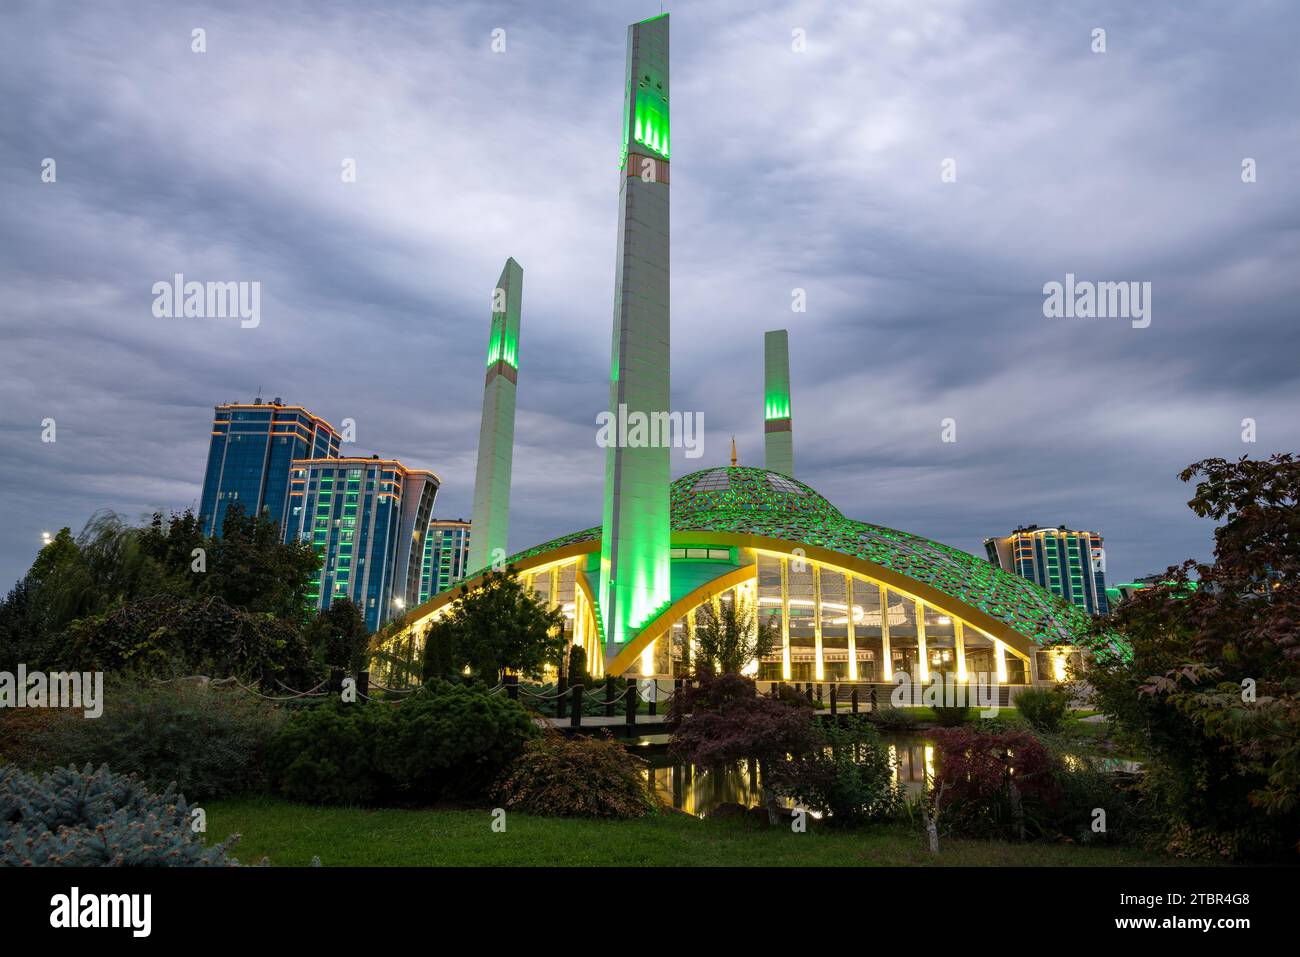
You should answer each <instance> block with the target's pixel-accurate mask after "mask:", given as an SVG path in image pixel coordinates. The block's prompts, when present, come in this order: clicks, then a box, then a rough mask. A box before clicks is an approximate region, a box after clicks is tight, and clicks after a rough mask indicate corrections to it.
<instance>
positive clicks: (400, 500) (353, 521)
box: [285, 456, 441, 631]
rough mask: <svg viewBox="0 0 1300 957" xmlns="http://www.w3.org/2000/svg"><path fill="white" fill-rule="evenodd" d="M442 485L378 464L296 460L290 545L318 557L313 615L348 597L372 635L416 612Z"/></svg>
mask: <svg viewBox="0 0 1300 957" xmlns="http://www.w3.org/2000/svg"><path fill="white" fill-rule="evenodd" d="M440 484H441V483H440V481H439V479H438V477H437V476H436V475H434V474H433V473H432V472H425V471H419V470H416V469H408V468H406V467H405V466H404V465H402V463H401V462H397V461H394V460H392V459H381V458H379V457H378V456H373V457H371V458H319V459H296V460H294V461H293V463H292V464H291V476H290V489H289V508H288V518H287V522H286V526H285V540H286V541H291V540H293V539H298V540H300V541H304V542H310V543H311V544H312V546H313V547H314V548H315V549H316V552H317V554H318V555H320V558H321V563H322V567H321V569H320V571H319V572H318V573H317V577H316V578H315V580H313V582H312V586H313V587H312V591H311V593H310V594H309V595H308V598H309V600H310V601H311V602H312V603H313V605H314V607H315V608H317V609H324V608H328V607H329V604H330V602H331V600H333V599H335V598H340V597H345V596H346V597H348V598H350V599H352V601H353V603H355V604H356V606H357V608H358V609H360V611H361V613H362V615H363V616H364V617H365V620H366V627H368V628H369V629H370V630H371V631H375V630H377V629H378V628H380V627H382V626H383V624H384V623H385V622H386V621H388V620H389V619H390V618H392V617H393V616H395V615H399V614H401V613H402V611H403V610H404V609H405V608H407V607H410V606H413V605H414V604H416V603H417V602H418V601H419V597H420V578H421V572H422V568H423V553H424V544H425V536H426V534H427V529H428V525H429V520H430V518H431V517H432V515H433V502H434V499H435V497H436V495H437V492H438V486H439V485H440Z"/></svg>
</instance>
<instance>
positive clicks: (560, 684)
mask: <svg viewBox="0 0 1300 957" xmlns="http://www.w3.org/2000/svg"><path fill="white" fill-rule="evenodd" d="M568 692H569V676H568V675H560V677H559V679H558V680H557V682H556V685H555V694H556V696H557V697H556V699H555V716H556V717H557V718H566V717H568V715H569V712H568V698H567V697H566V695H567V694H568Z"/></svg>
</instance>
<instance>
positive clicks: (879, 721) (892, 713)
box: [867, 708, 916, 731]
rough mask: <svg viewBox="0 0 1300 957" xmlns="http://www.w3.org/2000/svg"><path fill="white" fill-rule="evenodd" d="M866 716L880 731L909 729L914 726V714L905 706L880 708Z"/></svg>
mask: <svg viewBox="0 0 1300 957" xmlns="http://www.w3.org/2000/svg"><path fill="white" fill-rule="evenodd" d="M867 718H868V720H870V721H871V723H872V724H874V725H876V727H878V728H880V729H881V730H882V731H911V730H913V729H914V728H915V727H916V715H914V714H912V712H910V711H909V710H907V709H906V708H880V709H879V710H876V711H872V712H871V713H870V714H868V715H867Z"/></svg>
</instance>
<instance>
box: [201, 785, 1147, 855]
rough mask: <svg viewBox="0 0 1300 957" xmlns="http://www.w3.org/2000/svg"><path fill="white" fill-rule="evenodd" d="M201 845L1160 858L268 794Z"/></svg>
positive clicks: (295, 849) (216, 812) (246, 851)
mask: <svg viewBox="0 0 1300 957" xmlns="http://www.w3.org/2000/svg"><path fill="white" fill-rule="evenodd" d="M207 811H208V835H209V839H210V840H220V839H221V838H223V837H225V836H226V835H228V834H230V833H232V832H238V833H240V834H242V835H243V837H242V839H241V840H240V842H239V845H238V847H237V848H236V851H235V854H236V856H237V857H238V858H239V859H240V861H242V862H243V863H246V864H252V863H256V862H257V861H258V860H259V859H261V858H262V857H263V856H266V857H269V858H270V861H271V863H272V864H276V865H293V866H302V865H306V864H309V863H310V862H311V859H312V857H314V856H319V857H320V860H321V863H322V864H324V865H326V866H349V865H350V866H359V865H390V866H408V867H410V866H437V865H521V866H535V865H573V864H581V865H610V864H612V865H623V866H629V865H683V864H692V865H736V866H755V865H761V866H772V865H933V864H944V865H973V866H999V865H1013V864H1028V865H1068V866H1088V865H1098V864H1105V865H1120V866H1125V865H1142V864H1169V863H1172V862H1171V861H1168V860H1164V859H1159V858H1154V857H1152V856H1151V855H1149V854H1146V853H1144V852H1142V851H1140V850H1137V849H1133V848H1084V847H1073V846H1069V845H1035V844H1022V845H1014V844H1005V843H998V842H986V841H966V840H956V839H949V840H945V841H944V842H943V853H942V854H941V855H940V856H939V857H938V858H934V857H931V856H930V855H929V853H927V851H926V849H925V845H924V838H923V836H922V835H921V834H920V833H919V832H914V831H910V830H907V829H905V828H902V827H882V828H877V829H874V830H870V831H858V832H853V833H835V832H826V831H818V830H815V829H814V830H811V831H809V832H808V833H806V834H794V833H792V832H790V831H789V830H787V829H785V828H780V829H775V828H774V829H765V828H761V827H755V826H753V825H751V824H749V823H747V822H745V821H722V820H710V821H702V820H698V819H696V818H692V817H687V816H685V815H682V814H677V813H674V812H664V813H661V814H659V815H657V816H655V817H650V818H645V819H642V820H639V821H590V820H577V819H564V818H539V817H529V816H527V815H524V814H515V813H511V814H509V815H508V817H507V821H506V831H505V832H504V833H495V832H493V830H492V827H491V820H492V819H491V816H490V813H489V812H488V811H487V810H443V809H428V810H393V809H382V810H363V809H358V808H321V807H313V806H308V805H302V804H291V803H289V802H286V801H280V800H276V799H272V798H250V799H246V800H233V801H220V802H214V803H213V804H211V805H209V806H208V808H207Z"/></svg>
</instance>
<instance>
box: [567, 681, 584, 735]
mask: <svg viewBox="0 0 1300 957" xmlns="http://www.w3.org/2000/svg"><path fill="white" fill-rule="evenodd" d="M571 694H572V695H573V717H572V718H571V719H570V721H569V727H571V728H581V727H582V685H580V684H578V685H574V686H573V689H572V691H571Z"/></svg>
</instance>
